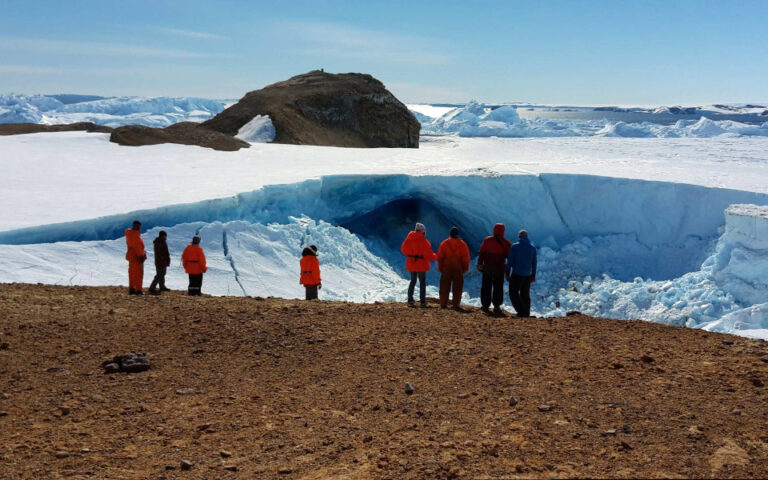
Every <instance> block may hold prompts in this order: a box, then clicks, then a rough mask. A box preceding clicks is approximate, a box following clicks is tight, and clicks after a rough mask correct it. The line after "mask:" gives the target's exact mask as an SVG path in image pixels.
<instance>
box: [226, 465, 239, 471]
mask: <svg viewBox="0 0 768 480" xmlns="http://www.w3.org/2000/svg"><path fill="white" fill-rule="evenodd" d="M224 470H227V471H229V472H236V471H237V465H224Z"/></svg>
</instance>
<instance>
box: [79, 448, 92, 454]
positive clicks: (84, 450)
mask: <svg viewBox="0 0 768 480" xmlns="http://www.w3.org/2000/svg"><path fill="white" fill-rule="evenodd" d="M80 453H91V449H90V448H81V449H80Z"/></svg>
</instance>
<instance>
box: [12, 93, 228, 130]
mask: <svg viewBox="0 0 768 480" xmlns="http://www.w3.org/2000/svg"><path fill="white" fill-rule="evenodd" d="M224 104H225V103H224V102H223V101H220V100H209V99H205V98H195V97H180V98H173V97H113V98H103V99H98V100H91V101H84V102H75V103H67V104H64V103H62V102H61V101H59V100H57V99H56V98H53V97H50V96H45V95H15V94H10V95H0V123H20V122H31V123H44V124H59V123H74V122H93V123H97V124H100V125H106V126H109V127H119V126H122V125H131V124H135V125H147V126H150V127H167V126H168V125H171V124H174V123H177V122H186V121H192V122H202V121H205V120H208V119H209V118H211V117H213V116H215V115H216V114H218V113H219V112H221V111H222V110H223V109H224Z"/></svg>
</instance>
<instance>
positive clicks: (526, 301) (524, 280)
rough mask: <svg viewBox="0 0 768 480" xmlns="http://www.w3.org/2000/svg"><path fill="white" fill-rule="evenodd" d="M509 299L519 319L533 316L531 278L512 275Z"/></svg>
mask: <svg viewBox="0 0 768 480" xmlns="http://www.w3.org/2000/svg"><path fill="white" fill-rule="evenodd" d="M509 299H510V300H511V301H512V307H513V308H514V309H515V311H516V312H517V316H518V317H530V316H531V277H529V276H521V275H510V277H509Z"/></svg>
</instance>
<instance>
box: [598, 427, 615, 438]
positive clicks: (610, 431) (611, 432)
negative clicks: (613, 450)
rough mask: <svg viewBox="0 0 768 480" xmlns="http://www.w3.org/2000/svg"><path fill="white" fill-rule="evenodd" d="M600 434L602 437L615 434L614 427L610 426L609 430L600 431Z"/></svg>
mask: <svg viewBox="0 0 768 480" xmlns="http://www.w3.org/2000/svg"><path fill="white" fill-rule="evenodd" d="M600 435H602V436H604V437H607V436H609V435H616V429H615V428H611V429H610V430H606V431H604V432H602V433H601V434H600Z"/></svg>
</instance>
